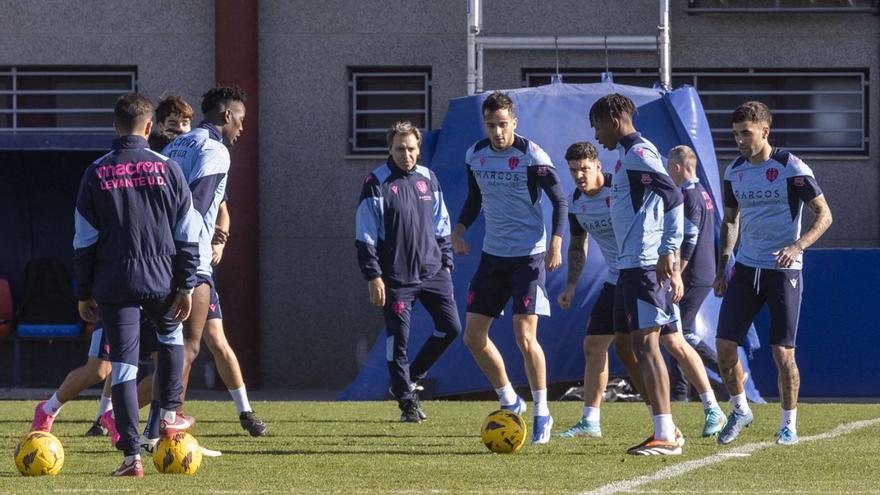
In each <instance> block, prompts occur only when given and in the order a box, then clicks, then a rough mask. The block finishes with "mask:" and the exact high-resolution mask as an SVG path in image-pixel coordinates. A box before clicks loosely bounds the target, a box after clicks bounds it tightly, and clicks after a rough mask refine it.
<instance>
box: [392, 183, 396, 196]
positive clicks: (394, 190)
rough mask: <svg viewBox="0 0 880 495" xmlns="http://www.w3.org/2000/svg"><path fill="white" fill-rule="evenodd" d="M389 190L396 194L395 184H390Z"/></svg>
mask: <svg viewBox="0 0 880 495" xmlns="http://www.w3.org/2000/svg"><path fill="white" fill-rule="evenodd" d="M391 192H393V193H394V194H397V184H391Z"/></svg>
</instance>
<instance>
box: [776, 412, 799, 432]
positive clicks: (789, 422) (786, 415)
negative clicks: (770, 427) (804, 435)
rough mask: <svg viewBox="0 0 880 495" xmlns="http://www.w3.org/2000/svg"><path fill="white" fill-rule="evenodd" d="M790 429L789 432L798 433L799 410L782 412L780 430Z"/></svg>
mask: <svg viewBox="0 0 880 495" xmlns="http://www.w3.org/2000/svg"><path fill="white" fill-rule="evenodd" d="M786 426H787V427H788V429H789V430H791V431H793V432H795V433H797V408H794V409H791V410H786V409H783V410H782V419H781V421H780V422H779V429H780V430H781V429H783V428H785V427H786Z"/></svg>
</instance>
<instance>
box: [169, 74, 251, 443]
mask: <svg viewBox="0 0 880 495" xmlns="http://www.w3.org/2000/svg"><path fill="white" fill-rule="evenodd" d="M246 99H247V95H246V94H245V93H244V91H242V90H241V89H240V88H238V87H236V86H232V87H228V86H220V87H216V88H213V89H211V90H210V91H208V92H207V93H205V94H204V96H203V98H202V113H203V114H204V120H203V121H202V122H201V123H200V124H199V125H198V126H197V127H196V128H195V129H193V130H192V131H190V132H189V133H186V134H182V135H180V136H179V137H178V138H177V139H175V140H174V141H173V142H172V143H171V144H169V145H168V146H167V147H166V148H165V150H164V152H165V153H166V154H167V155H168V156H169V157H171V158H173V159H175V160H178V161H179V162H180V166H181V168H182V169H183V173H184V175H185V176H186V178H187V181H188V182H189V187H190V189H191V190H192V196H193V205H194V206H195V208H196V210H197V211H198V212H199V214H200V215H201V217H202V222H201V233H200V235H199V259H200V263H199V267H198V272H197V283H196V288H195V292H194V293H193V311H192V314H191V315H190V318H189V319H188V320H187V321H186V322H184V337H185V340H186V345H185V347H186V359H185V361H184V367H183V383H184V394H185V393H186V385H187V383H188V381H189V373H190V370H191V368H192V363H193V362H194V361H195V359H196V357H197V356H198V354H199V350H200V348H201V340H202V336H203V335H204V337H205V339H206V342H207V343H208V349H209V350H210V351H211V352H212V354H213V355H214V358H215V362H216V364H217V369H218V371H219V372H220V377H221V378H222V379H223V382H224V383H225V384H226V386H227V389H228V390H229V394H230V395H231V396H232V399H233V401H234V402H235V407H236V411H237V412H238V417H239V423H240V424H241V426H242V428H244V429H245V430H247V431H248V432H249V433H250V434H251V435H252V436H261V435H265V434H266V433H267V430H268V428H267V426H266V424H265V423H264V422H263V421H262V420H260V418H258V417H257V416H256V415H255V414H254V411H253V409H252V408H251V407H250V402H249V401H248V397H247V388H246V387H245V385H244V380H243V378H242V375H241V368H240V366H239V364H238V359H237V357H236V356H235V352H234V351H233V350H232V348H231V347H230V346H229V342H228V341H227V340H226V335H225V333H224V331H223V322H222V312H221V311H220V299H219V295H218V294H217V290H216V287H215V284H214V278H213V268H212V260H213V259H214V258H215V257H216V254H215V252H216V250H217V248H215V247H214V246H215V244H214V243H213V241H214V239H215V233H216V229H217V218H218V211H220V210H221V204H222V203H223V202H224V199H225V197H226V181H227V176H228V172H229V166H230V158H229V150H228V148H231V147H232V146H233V145H234V144H235V141H236V140H237V139H238V137H239V136H240V135H241V132H242V131H243V130H244V118H245V100H246ZM226 215H228V214H226ZM227 218H228V217H227ZM221 220H223V219H222V218H221ZM224 223H226V225H225V228H223V226H221V229H222V230H223V231H224V232H226V237H228V230H229V225H228V221H227V220H224ZM226 237H224V239H225V238H226ZM221 249H222V248H221ZM217 260H218V261H219V257H217Z"/></svg>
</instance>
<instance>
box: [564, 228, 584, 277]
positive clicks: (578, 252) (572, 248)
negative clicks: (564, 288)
mask: <svg viewBox="0 0 880 495" xmlns="http://www.w3.org/2000/svg"><path fill="white" fill-rule="evenodd" d="M588 236H589V234H587V233H586V232H584V233H582V234H578V235H572V236H571V241H570V242H569V244H568V284H569V285H577V283H578V279H580V278H581V272H582V271H584V264H585V263H586V261H587V238H588Z"/></svg>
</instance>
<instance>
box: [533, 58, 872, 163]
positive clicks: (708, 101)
mask: <svg viewBox="0 0 880 495" xmlns="http://www.w3.org/2000/svg"><path fill="white" fill-rule="evenodd" d="M561 72H562V76H563V82H599V81H600V77H601V73H602V71H600V70H586V71H581V70H562V71H561ZM554 73H555V71H552V70H525V71H524V72H523V79H524V81H523V82H524V85H526V86H536V85H540V84H542V83H547V82H549V80H550V78H551V77H552V76H553V75H554ZM612 73H613V74H614V78H615V82H618V83H622V84H634V85H639V86H647V87H650V86H652V85H653V84H654V83H656V82H657V74H656V73H652V71H650V70H649V69H646V70H644V71H638V72H636V71H633V70H632V69H629V70H618V71H615V70H612ZM718 78H721V80H722V81H724V79H723V78H728V79H727V80H726V81H724V83H725V85H727V86H729V85H730V81H735V80H737V79H739V80H741V81H743V85H742V87H741V88H734V89H729V88H725V89H717V86H716V85H715V84H716V83H717V82H718V81H712V82H707V80H709V79H718ZM672 80H673V83H674V84H675V85H676V86H679V85H681V84H689V85H691V86H693V87H694V88H696V89H697V91H698V92H699V94H700V98H701V101H702V103H703V108H704V110H705V112H706V115H707V117H708V118H709V123H710V130H711V132H712V137H713V140H714V142H715V149H716V151H718V152H722V153H734V152H736V151H737V149H736V147H735V146H734V145H733V139H732V138H731V137H730V135H731V129H730V127H729V126H728V125H727V122H728V121H729V119H728V117H729V116H730V115H731V113H732V112H733V110H734V109H735V107H736V105H737V104H739V103H741V102H742V101H746V100H749V99H758V100H762V101H764V102H765V103H768V104H769V105H770V107H771V111H772V113H773V115H774V116H776V117H777V118H776V119H774V125H773V128H772V134H775V135H777V137H778V139H779V140H780V141H783V142H784V144H782V143H781V145H782V146H784V147H785V148H786V149H789V150H791V151H795V152H797V151H807V152H823V153H834V154H866V153H867V151H868V144H869V132H868V113H867V112H868V108H867V88H868V80H867V77H866V73H865V72H862V71H852V70H849V71H839V72H835V71H823V72H808V71H793V70H786V71H778V72H756V71H751V70H743V71H735V70H729V71H721V72H714V71H708V70H683V71H676V72H673V73H672ZM830 80H834V81H836V83H837V85H838V86H843V87H840V88H835V89H822V83H823V82H827V81H830ZM770 81H773V82H775V83H776V84H775V86H777V87H778V88H780V89H760V88H758V86H759V85H761V83H765V85H766V83H767V82H770ZM789 83H793V84H791V85H794V86H797V84H798V83H800V84H801V85H802V86H804V88H805V89H785V88H784V86H785V85H787V84H789ZM737 96H741V97H742V98H736V97H737ZM714 97H719V98H714ZM722 98H723V99H726V100H727V101H730V102H732V101H734V100H736V103H734V104H732V105H728V104H723V103H725V102H723V101H719V100H720V99H722ZM793 98H796V99H797V101H792V99H793ZM771 99H772V100H773V101H770V100H771ZM740 100H741V101H740ZM786 116H794V117H795V118H797V117H802V118H801V119H800V120H801V122H800V125H792V124H783V123H782V122H783V121H784V120H785V119H786ZM811 116H812V118H811ZM722 119H723V120H722ZM722 122H723V125H722ZM804 123H812V124H813V125H811V126H810V125H803V124H804ZM713 124H715V125H714V126H713ZM805 134H814V136H803V135H805ZM811 139H812V140H814V142H807V141H808V140H811Z"/></svg>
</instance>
